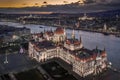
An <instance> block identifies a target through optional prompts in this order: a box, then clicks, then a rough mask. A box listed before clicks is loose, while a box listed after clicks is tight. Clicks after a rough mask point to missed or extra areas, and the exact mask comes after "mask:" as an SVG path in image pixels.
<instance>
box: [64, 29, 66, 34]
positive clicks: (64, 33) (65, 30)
mask: <svg viewBox="0 0 120 80" xmlns="http://www.w3.org/2000/svg"><path fill="white" fill-rule="evenodd" d="M64 35H65V36H66V29H65V27H64Z"/></svg>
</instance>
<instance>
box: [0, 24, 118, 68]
mask: <svg viewBox="0 0 120 80" xmlns="http://www.w3.org/2000/svg"><path fill="white" fill-rule="evenodd" d="M0 24H8V25H10V26H15V27H23V25H22V24H20V23H12V22H0ZM24 26H25V27H27V28H30V29H31V33H36V32H41V31H43V30H44V28H45V29H46V30H51V28H52V30H54V29H56V28H55V27H48V26H42V25H33V24H26V25H24ZM40 26H41V27H43V28H40ZM66 32H67V35H68V37H71V32H72V30H69V29H67V30H66ZM75 34H76V38H79V35H81V37H82V42H83V45H84V47H86V48H88V49H93V48H95V47H96V46H98V48H100V49H104V47H105V48H106V51H107V54H108V60H109V61H110V62H112V65H113V67H114V68H117V69H118V70H120V38H117V37H115V36H113V35H109V36H105V35H103V34H101V33H93V32H85V31H78V30H75Z"/></svg>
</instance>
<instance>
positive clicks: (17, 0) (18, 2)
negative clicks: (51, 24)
mask: <svg viewBox="0 0 120 80" xmlns="http://www.w3.org/2000/svg"><path fill="white" fill-rule="evenodd" d="M77 1H82V0H0V7H32V6H41V5H43V4H53V5H55V4H68V3H72V2H77ZM97 1H100V0H97ZM101 1H103V2H104V1H107V2H112V3H114V2H115V3H118V2H120V0H101Z"/></svg>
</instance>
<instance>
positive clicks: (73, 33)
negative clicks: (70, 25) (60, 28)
mask: <svg viewBox="0 0 120 80" xmlns="http://www.w3.org/2000/svg"><path fill="white" fill-rule="evenodd" d="M71 36H72V39H75V31H74V29H73V31H72V35H71Z"/></svg>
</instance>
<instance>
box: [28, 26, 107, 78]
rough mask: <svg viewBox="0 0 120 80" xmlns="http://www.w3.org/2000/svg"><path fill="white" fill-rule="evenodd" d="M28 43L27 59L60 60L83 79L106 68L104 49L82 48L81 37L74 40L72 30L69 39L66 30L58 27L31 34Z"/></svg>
mask: <svg viewBox="0 0 120 80" xmlns="http://www.w3.org/2000/svg"><path fill="white" fill-rule="evenodd" d="M32 38H33V39H32V40H31V41H30V42H29V57H31V58H35V59H36V60H37V61H39V62H44V61H47V60H49V59H52V58H60V59H62V60H64V61H65V62H67V63H68V64H70V65H71V66H72V71H73V72H75V73H77V74H78V75H80V76H81V77H85V76H87V75H90V74H99V73H101V72H102V71H103V70H104V69H106V68H107V54H106V51H105V49H104V50H99V49H98V48H97V47H96V48H95V49H93V50H89V49H86V48H84V47H83V44H82V39H81V36H80V38H79V39H76V38H75V34H74V30H73V32H72V35H71V38H69V39H68V38H67V35H66V30H65V29H64V28H61V27H58V28H57V29H56V30H54V31H52V30H49V31H45V30H44V32H41V33H35V34H32Z"/></svg>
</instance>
